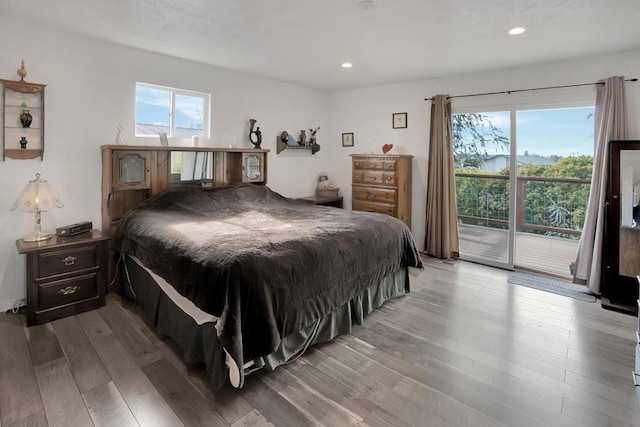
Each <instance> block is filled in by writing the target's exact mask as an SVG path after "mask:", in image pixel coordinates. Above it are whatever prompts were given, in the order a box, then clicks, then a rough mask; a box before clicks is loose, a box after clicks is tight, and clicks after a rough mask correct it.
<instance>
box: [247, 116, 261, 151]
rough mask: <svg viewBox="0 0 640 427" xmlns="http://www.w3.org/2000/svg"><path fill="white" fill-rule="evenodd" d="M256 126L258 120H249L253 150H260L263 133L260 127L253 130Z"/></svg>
mask: <svg viewBox="0 0 640 427" xmlns="http://www.w3.org/2000/svg"><path fill="white" fill-rule="evenodd" d="M255 124H256V119H250V120H249V126H250V127H249V141H251V143H252V144H253V148H260V145H261V144H262V132H261V131H260V126H258V127H257V128H256V130H253V127H254V126H255Z"/></svg>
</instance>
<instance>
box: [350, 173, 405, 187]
mask: <svg viewBox="0 0 640 427" xmlns="http://www.w3.org/2000/svg"><path fill="white" fill-rule="evenodd" d="M397 182H398V179H397V175H396V173H395V172H384V171H374V170H368V169H364V170H354V171H353V183H354V184H369V185H390V186H394V185H396V184H397Z"/></svg>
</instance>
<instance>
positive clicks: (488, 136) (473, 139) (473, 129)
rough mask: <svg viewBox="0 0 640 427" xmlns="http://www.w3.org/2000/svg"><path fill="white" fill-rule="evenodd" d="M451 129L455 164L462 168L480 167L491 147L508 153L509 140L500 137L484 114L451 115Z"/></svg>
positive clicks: (498, 131) (500, 134) (499, 133)
mask: <svg viewBox="0 0 640 427" xmlns="http://www.w3.org/2000/svg"><path fill="white" fill-rule="evenodd" d="M451 128H452V135H451V136H452V142H453V153H454V156H455V158H456V164H460V165H462V166H463V167H476V168H477V167H480V166H481V164H482V158H484V157H486V156H487V148H488V147H491V146H493V147H496V148H502V149H503V150H504V151H506V152H509V138H507V137H506V136H504V135H502V131H501V130H500V129H498V128H497V127H496V126H495V125H494V124H493V123H492V122H491V119H490V117H489V116H488V115H486V114H482V113H462V114H453V115H452V116H451ZM467 165H468V166H467Z"/></svg>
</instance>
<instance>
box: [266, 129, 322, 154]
mask: <svg viewBox="0 0 640 427" xmlns="http://www.w3.org/2000/svg"><path fill="white" fill-rule="evenodd" d="M318 129H320V128H318ZM318 129H316V130H315V131H314V130H313V129H309V130H310V131H311V132H312V137H311V138H310V139H309V143H308V144H304V145H303V144H299V143H298V141H296V139H295V138H294V137H293V136H292V135H290V134H289V132H287V131H283V132H282V133H280V135H279V136H278V137H277V138H276V153H277V154H280V153H281V152H282V151H283V150H286V149H288V148H293V149H307V150H311V154H316V153H317V152H318V151H320V145H318V144H317V143H315V132H317V131H318ZM305 136H306V134H305ZM311 141H314V142H313V143H312V142H311Z"/></svg>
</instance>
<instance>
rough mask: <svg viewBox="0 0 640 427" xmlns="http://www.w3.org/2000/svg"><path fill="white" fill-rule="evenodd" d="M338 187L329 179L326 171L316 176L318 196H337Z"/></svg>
mask: <svg viewBox="0 0 640 427" xmlns="http://www.w3.org/2000/svg"><path fill="white" fill-rule="evenodd" d="M338 191H340V188H338V187H337V186H336V185H335V184H334V183H333V182H331V180H330V179H329V175H327V173H326V172H320V175H319V176H318V196H320V197H338Z"/></svg>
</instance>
